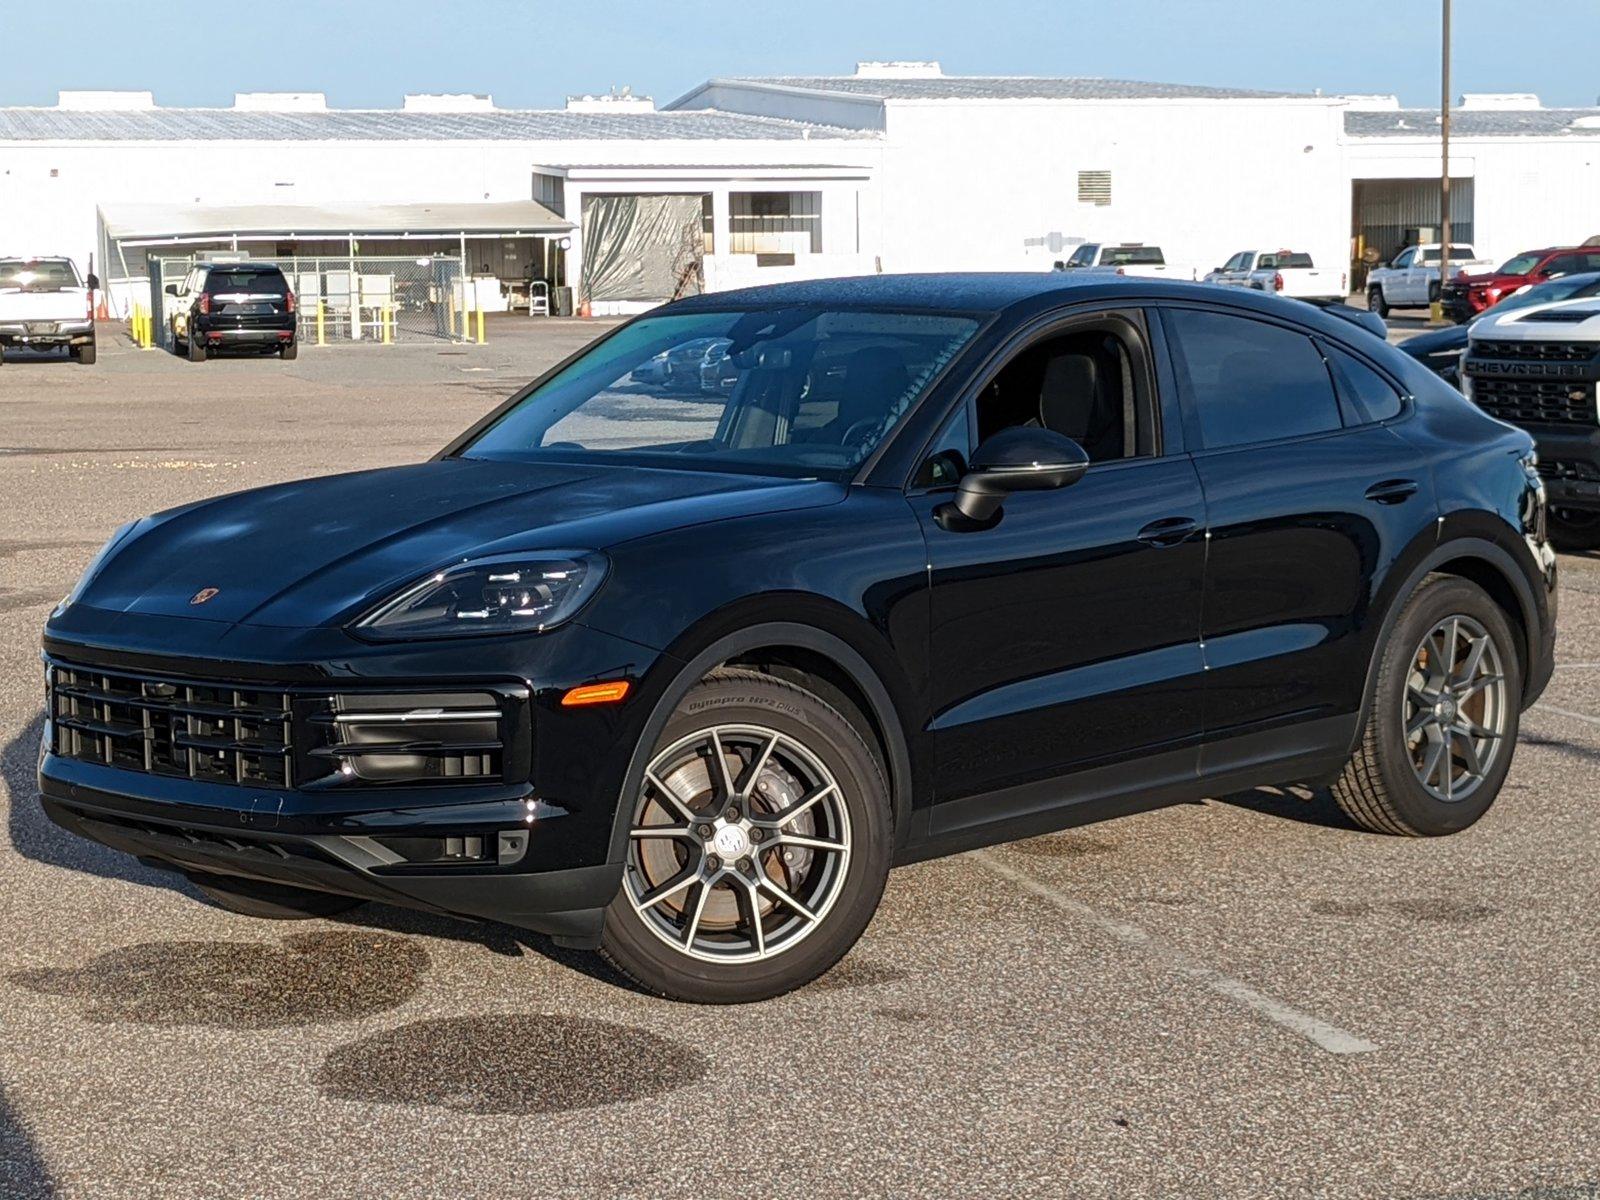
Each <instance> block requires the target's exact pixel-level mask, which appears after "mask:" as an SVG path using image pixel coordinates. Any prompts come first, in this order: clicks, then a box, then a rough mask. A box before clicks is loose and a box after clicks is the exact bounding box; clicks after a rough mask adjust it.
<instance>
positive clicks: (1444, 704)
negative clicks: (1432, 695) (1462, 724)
mask: <svg viewBox="0 0 1600 1200" xmlns="http://www.w3.org/2000/svg"><path fill="white" fill-rule="evenodd" d="M1433 715H1434V716H1436V717H1438V718H1439V720H1441V721H1454V720H1455V719H1456V702H1455V701H1454V700H1452V699H1451V698H1450V697H1449V696H1444V697H1442V698H1441V699H1440V700H1439V703H1437V704H1435V705H1434V706H1433Z"/></svg>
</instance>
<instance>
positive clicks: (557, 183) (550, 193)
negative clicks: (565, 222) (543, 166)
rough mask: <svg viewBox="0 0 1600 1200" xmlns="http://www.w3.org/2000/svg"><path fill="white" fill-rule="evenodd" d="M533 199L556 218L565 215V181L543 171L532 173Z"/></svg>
mask: <svg viewBox="0 0 1600 1200" xmlns="http://www.w3.org/2000/svg"><path fill="white" fill-rule="evenodd" d="M533 198H534V199H535V200H537V201H538V202H539V203H540V204H542V205H544V206H545V207H546V208H548V209H549V210H550V211H551V212H553V213H555V215H556V216H558V217H564V216H566V215H567V189H566V180H564V179H563V178H561V176H559V175H547V174H545V173H544V172H543V171H535V172H534V173H533Z"/></svg>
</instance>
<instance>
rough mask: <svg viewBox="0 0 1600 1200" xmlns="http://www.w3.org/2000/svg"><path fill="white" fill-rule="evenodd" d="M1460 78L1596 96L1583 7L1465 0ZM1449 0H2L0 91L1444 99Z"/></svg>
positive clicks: (51, 97)
mask: <svg viewBox="0 0 1600 1200" xmlns="http://www.w3.org/2000/svg"><path fill="white" fill-rule="evenodd" d="M1455 9H1456V12H1455V26H1456V38H1455V50H1456V79H1455V86H1454V89H1453V90H1454V91H1455V92H1456V93H1457V94H1459V93H1461V92H1463V91H1484V92H1513V91H1515V92H1523V91H1529V92H1538V93H1539V94H1540V95H1541V96H1542V97H1543V99H1544V102H1545V103H1546V104H1548V105H1552V106H1557V105H1592V104H1594V103H1596V96H1597V93H1600V68H1597V66H1596V58H1595V54H1594V50H1595V48H1596V47H1597V46H1600V3H1597V2H1596V0H1456V5H1455ZM1439 11H1440V0H717V2H714V3H713V2H710V0H588V2H587V3H585V2H583V0H576V2H574V0H565V2H563V3H560V4H554V3H547V2H546V0H468V2H466V3H457V2H454V0H451V2H444V0H432V2H429V0H364V2H362V3H348V2H346V0H320V2H316V3H312V2H308V0H267V2H266V3H244V2H240V0H198V2H197V0H166V2H165V3H130V2H128V0H120V2H118V3H106V2H102V0H70V2H68V3H49V2H48V0H0V30H3V35H0V41H3V43H4V49H3V50H0V104H53V103H54V102H55V94H56V91H57V90H58V89H61V88H139V89H147V88H148V89H151V90H153V91H154V92H155V93H156V99H157V101H158V102H159V103H163V104H175V105H177V104H200V105H205V104H222V105H226V104H230V103H232V98H233V93H234V92H235V91H322V92H326V93H327V94H328V101H329V103H330V104H333V105H335V106H339V107H361V106H370V107H398V105H399V103H400V98H401V96H402V94H403V93H405V92H408V91H409V92H424V91H471V92H492V93H493V94H494V97H495V100H496V102H497V103H499V104H500V105H502V106H504V107H558V106H559V105H560V104H561V103H562V100H563V98H564V97H565V96H566V95H567V94H569V93H575V92H594V91H604V90H605V89H606V88H608V87H610V86H612V85H614V84H615V85H622V84H629V85H632V87H633V88H634V90H635V91H637V92H641V93H647V94H651V95H654V96H655V97H656V99H657V101H658V102H665V101H667V100H669V99H672V98H673V97H676V96H678V95H681V94H682V93H683V92H685V91H687V90H688V89H689V88H690V87H692V86H693V85H694V84H696V83H698V82H700V81H701V80H703V79H706V78H708V77H710V76H712V75H719V74H720V75H735V74H763V75H771V74H808V73H815V74H840V73H848V72H849V71H850V70H852V69H853V64H854V63H855V61H856V60H857V59H868V58H936V59H939V60H941V61H942V62H943V63H944V67H945V70H946V71H948V72H951V73H959V74H1016V75H1104V76H1111V77H1119V78H1132V79H1149V80H1162V81H1171V82H1184V83H1207V84H1222V85H1234V86H1241V87H1264V88H1284V89H1291V90H1306V91H1309V90H1311V89H1313V88H1318V87H1320V88H1322V89H1324V90H1325V91H1345V92H1396V93H1398V94H1399V95H1400V98H1401V100H1402V101H1403V102H1405V103H1407V104H1414V105H1432V104H1434V103H1436V102H1437V96H1438V92H1439V75H1438V53H1437V46H1438V36H1439V35H1438V23H1439Z"/></svg>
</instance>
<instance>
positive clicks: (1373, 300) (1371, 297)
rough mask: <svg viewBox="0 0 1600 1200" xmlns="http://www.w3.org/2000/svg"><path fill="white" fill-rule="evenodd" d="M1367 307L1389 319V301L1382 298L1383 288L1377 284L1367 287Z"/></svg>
mask: <svg viewBox="0 0 1600 1200" xmlns="http://www.w3.org/2000/svg"><path fill="white" fill-rule="evenodd" d="M1367 308H1368V309H1370V310H1371V311H1372V312H1375V313H1377V314H1378V316H1379V317H1381V318H1383V319H1384V320H1388V319H1389V302H1388V301H1387V300H1385V299H1384V298H1383V288H1381V287H1379V286H1378V285H1377V284H1373V285H1372V286H1371V287H1369V288H1368V289H1367Z"/></svg>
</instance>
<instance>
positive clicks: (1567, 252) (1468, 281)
mask: <svg viewBox="0 0 1600 1200" xmlns="http://www.w3.org/2000/svg"><path fill="white" fill-rule="evenodd" d="M1579 271H1600V246H1566V247H1560V246H1558V247H1552V248H1548V249H1544V250H1528V251H1526V252H1524V253H1522V254H1518V255H1516V256H1515V257H1514V258H1510V259H1508V260H1507V261H1505V262H1503V263H1501V264H1500V267H1499V269H1498V270H1494V271H1488V272H1485V273H1484V274H1482V275H1468V274H1467V273H1466V272H1465V271H1463V272H1462V273H1461V274H1459V275H1457V276H1456V277H1455V278H1454V279H1452V280H1450V281H1449V282H1448V283H1446V284H1445V286H1444V288H1443V290H1442V291H1441V293H1440V296H1439V299H1440V301H1441V302H1442V303H1443V304H1444V310H1445V312H1446V313H1448V314H1449V316H1450V318H1451V319H1452V320H1455V321H1470V320H1472V318H1473V317H1475V316H1477V315H1478V314H1479V313H1481V312H1482V311H1483V310H1484V309H1486V308H1491V307H1493V306H1494V305H1496V304H1498V303H1500V301H1501V300H1503V299H1505V298H1506V297H1507V296H1509V295H1511V294H1512V293H1513V292H1515V291H1516V290H1517V289H1518V288H1521V287H1526V286H1527V285H1528V284H1530V283H1542V282H1544V281H1545V280H1546V279H1554V278H1555V277H1556V276H1558V275H1573V274H1576V273H1577V272H1579Z"/></svg>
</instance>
